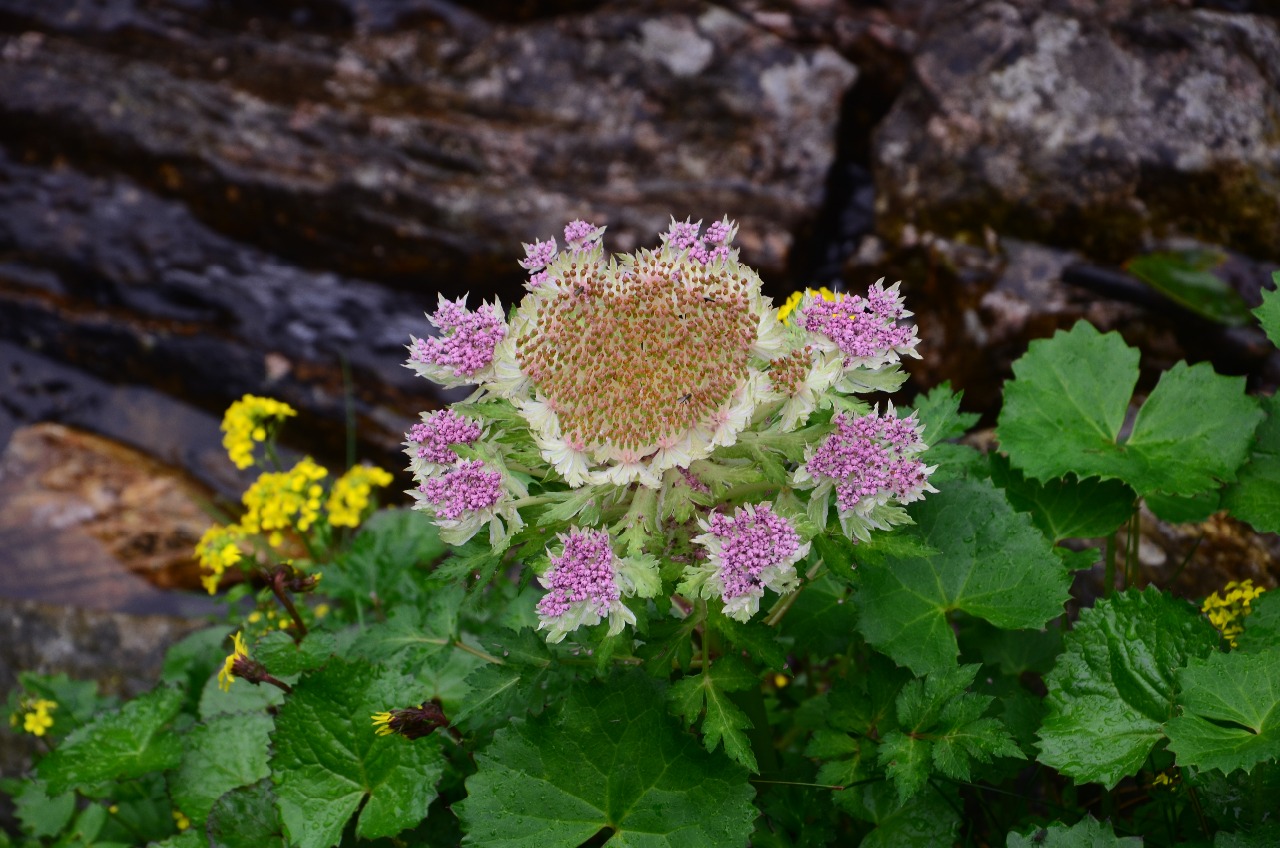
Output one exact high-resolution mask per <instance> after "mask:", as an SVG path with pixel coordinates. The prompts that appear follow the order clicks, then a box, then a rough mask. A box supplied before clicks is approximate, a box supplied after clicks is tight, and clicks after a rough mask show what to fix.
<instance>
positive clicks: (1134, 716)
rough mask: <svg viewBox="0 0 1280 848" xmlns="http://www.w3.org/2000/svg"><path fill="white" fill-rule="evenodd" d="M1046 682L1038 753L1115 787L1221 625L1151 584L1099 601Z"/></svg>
mask: <svg viewBox="0 0 1280 848" xmlns="http://www.w3.org/2000/svg"><path fill="white" fill-rule="evenodd" d="M1064 642H1065V645H1066V647H1065V650H1064V651H1063V652H1062V655H1061V657H1060V658H1059V659H1058V664H1057V665H1056V666H1054V668H1053V671H1051V672H1050V673H1049V675H1048V677H1046V678H1045V683H1046V685H1047V686H1048V689H1049V695H1048V699H1047V700H1048V704H1049V712H1048V715H1047V716H1046V717H1045V720H1044V725H1043V727H1041V729H1040V757H1039V759H1040V761H1041V762H1042V763H1044V764H1045V765H1048V766H1052V767H1053V768H1056V769H1057V770H1058V771H1060V772H1062V773H1063V774H1066V775H1068V776H1069V777H1072V778H1074V779H1075V780H1077V781H1090V782H1094V783H1101V784H1103V785H1104V786H1106V787H1108V788H1110V787H1112V786H1115V785H1116V784H1117V783H1118V782H1119V781H1120V779H1121V778H1123V777H1125V776H1126V775H1131V774H1135V773H1136V772H1137V771H1138V769H1139V768H1141V766H1142V763H1143V761H1144V760H1146V758H1147V755H1148V754H1150V753H1151V749H1152V748H1154V747H1155V745H1156V743H1157V742H1159V741H1160V740H1161V739H1162V738H1163V737H1164V730H1163V725H1164V723H1165V722H1166V721H1168V720H1169V719H1170V718H1172V716H1173V705H1174V695H1175V691H1176V681H1175V678H1174V674H1175V672H1176V670H1177V669H1179V668H1181V667H1182V666H1183V665H1185V664H1186V663H1187V661H1188V660H1189V659H1191V658H1193V657H1202V656H1204V655H1206V654H1208V653H1209V652H1210V651H1212V650H1213V649H1214V647H1216V646H1217V644H1218V633H1217V631H1216V630H1214V629H1213V627H1211V626H1210V625H1209V623H1208V622H1207V621H1205V620H1204V619H1203V618H1202V617H1201V616H1200V615H1199V612H1198V610H1196V608H1195V607H1194V606H1192V605H1191V604H1189V603H1187V602H1186V601H1183V600H1180V599H1177V598H1174V597H1172V596H1169V595H1166V594H1163V593H1161V592H1160V591H1158V590H1157V589H1155V588H1154V587H1148V588H1147V590H1146V591H1142V592H1139V591H1137V590H1134V589H1130V590H1128V591H1125V592H1122V593H1119V594H1116V595H1113V596H1112V597H1111V598H1109V599H1106V600H1102V601H1099V602H1098V603H1097V605H1096V606H1094V607H1092V608H1090V609H1086V610H1084V611H1083V612H1082V613H1081V614H1080V620H1079V622H1078V623H1077V624H1076V626H1075V628H1074V629H1073V630H1072V631H1071V632H1070V633H1068V634H1067V635H1066V637H1065V639H1064Z"/></svg>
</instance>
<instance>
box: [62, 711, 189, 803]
mask: <svg viewBox="0 0 1280 848" xmlns="http://www.w3.org/2000/svg"><path fill="white" fill-rule="evenodd" d="M182 702H183V693H182V691H181V690H179V689H169V688H161V689H153V690H151V691H150V692H148V693H146V694H145V695H141V696H139V697H138V698H136V699H134V700H132V701H129V702H127V703H126V704H124V706H122V707H121V708H120V709H119V710H114V711H112V712H109V713H106V714H104V715H101V716H98V717H97V718H95V719H93V720H92V721H90V722H89V723H88V724H86V725H84V726H83V727H81V728H79V729H78V730H76V731H74V732H73V733H71V735H69V736H68V737H67V738H66V739H64V740H63V741H62V744H61V745H59V746H58V749H57V750H56V751H54V752H53V753H52V754H50V755H49V756H48V757H46V758H45V759H44V760H42V761H41V763H40V768H39V773H40V777H41V778H42V779H43V780H44V781H45V782H46V783H47V784H48V787H49V792H50V793H52V794H54V795H58V794H61V793H63V792H65V791H67V790H68V789H71V788H72V787H76V786H85V785H88V784H93V783H97V782H99V781H103V780H116V779H122V778H130V777H141V776H142V775H144V774H147V773H148V772H153V771H164V770H165V769H170V768H173V767H174V766H176V765H177V764H178V762H179V761H180V760H181V759H182V740H181V739H179V738H178V737H177V736H175V735H174V734H172V733H167V732H165V728H166V727H167V726H168V725H169V723H170V722H171V721H173V719H174V718H175V717H176V716H177V714H178V710H180V709H181V708H182Z"/></svg>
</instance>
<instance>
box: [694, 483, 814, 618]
mask: <svg viewBox="0 0 1280 848" xmlns="http://www.w3.org/2000/svg"><path fill="white" fill-rule="evenodd" d="M699 524H701V526H702V527H703V529H704V530H706V531H707V532H705V533H703V534H701V535H700V536H697V537H695V538H694V541H695V542H697V543H699V544H701V545H703V546H705V547H706V548H707V550H708V552H709V553H710V560H711V566H712V567H714V569H715V570H714V572H713V573H711V574H709V575H708V577H707V581H706V584H705V586H706V589H705V590H704V596H705V593H706V592H710V593H713V594H719V596H720V599H721V600H722V601H723V602H724V605H725V615H728V616H730V617H732V618H736V619H738V620H740V621H746V620H748V619H749V618H751V616H752V615H754V614H755V613H756V611H757V610H758V609H759V608H760V598H762V597H763V596H764V590H765V588H766V587H767V588H770V589H772V590H774V591H775V592H778V593H779V594H785V593H787V592H790V591H793V590H794V589H795V588H796V587H797V586H798V585H799V577H798V576H797V575H796V569H795V564H796V563H797V562H798V561H799V560H801V559H803V558H804V557H805V556H806V555H807V554H808V553H809V543H808V542H806V543H804V544H801V543H800V536H799V534H798V533H796V531H795V530H794V529H793V528H792V527H791V524H790V523H789V522H788V521H787V519H785V518H783V517H782V516H780V515H778V514H777V513H775V512H774V511H773V507H772V506H771V505H770V504H768V503H761V504H755V505H751V504H748V505H747V506H745V507H740V508H738V509H736V510H735V511H734V514H733V516H732V517H730V516H728V515H725V514H724V513H720V512H716V513H712V515H711V518H710V520H709V521H699Z"/></svg>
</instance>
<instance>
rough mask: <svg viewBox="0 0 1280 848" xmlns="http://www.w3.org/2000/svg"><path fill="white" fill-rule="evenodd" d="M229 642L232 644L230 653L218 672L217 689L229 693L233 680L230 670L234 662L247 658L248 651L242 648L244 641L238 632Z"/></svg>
mask: <svg viewBox="0 0 1280 848" xmlns="http://www.w3.org/2000/svg"><path fill="white" fill-rule="evenodd" d="M231 641H232V643H233V645H232V650H231V653H230V654H227V658H226V660H224V661H223V663H222V671H219V672H218V688H219V689H221V690H222V691H223V692H230V691H231V681H232V680H234V679H235V675H234V674H232V671H231V669H232V666H234V665H235V664H236V660H238V659H240V658H242V657H243V658H244V659H248V658H249V649H248V648H246V647H245V646H244V639H243V638H241V636H240V633H239V632H237V633H236V635H235V636H233V637H231Z"/></svg>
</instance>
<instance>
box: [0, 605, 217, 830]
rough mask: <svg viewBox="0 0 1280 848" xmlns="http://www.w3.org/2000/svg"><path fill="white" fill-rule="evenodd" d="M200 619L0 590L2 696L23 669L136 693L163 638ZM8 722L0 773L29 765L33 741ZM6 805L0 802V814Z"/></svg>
mask: <svg viewBox="0 0 1280 848" xmlns="http://www.w3.org/2000/svg"><path fill="white" fill-rule="evenodd" d="M205 623H206V622H204V621H203V620H199V619H190V618H180V617H175V616H168V615H136V614H130V613H123V612H103V611H101V610H94V609H85V608H82V607H76V606H67V605H65V604H61V603H45V602H41V601H33V600H20V599H15V598H11V597H5V596H4V595H3V594H0V702H4V701H5V700H7V699H8V696H9V693H10V692H11V691H13V690H14V689H15V688H17V684H18V673H19V672H22V671H31V672H36V673H39V674H58V673H63V674H66V675H68V676H69V677H72V678H74V679H77V680H93V681H95V682H97V684H98V690H99V692H101V693H102V694H104V695H118V696H121V697H132V696H135V695H138V694H141V693H142V692H145V691H147V690H148V689H150V688H151V687H152V686H154V685H155V682H156V680H157V678H159V676H160V667H161V664H162V662H163V660H164V653H165V651H166V650H167V649H168V648H169V646H170V645H172V644H173V643H174V642H177V641H178V640H179V639H181V638H182V637H184V636H186V635H187V634H188V633H191V632H192V631H194V630H197V629H199V628H201V627H203V626H205ZM8 730H9V728H8V727H7V726H6V727H5V728H4V730H3V731H0V773H3V774H4V775H5V777H16V776H18V775H21V774H23V773H24V772H26V770H27V769H28V768H30V765H31V758H32V755H33V754H34V753H35V752H36V750H37V749H38V748H37V743H36V739H35V737H33V736H29V735H26V734H14V733H9V732H7V731H8ZM6 812H7V811H3V810H0V819H3V818H4V815H5V813H6ZM9 824H10V825H12V820H10V822H9Z"/></svg>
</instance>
